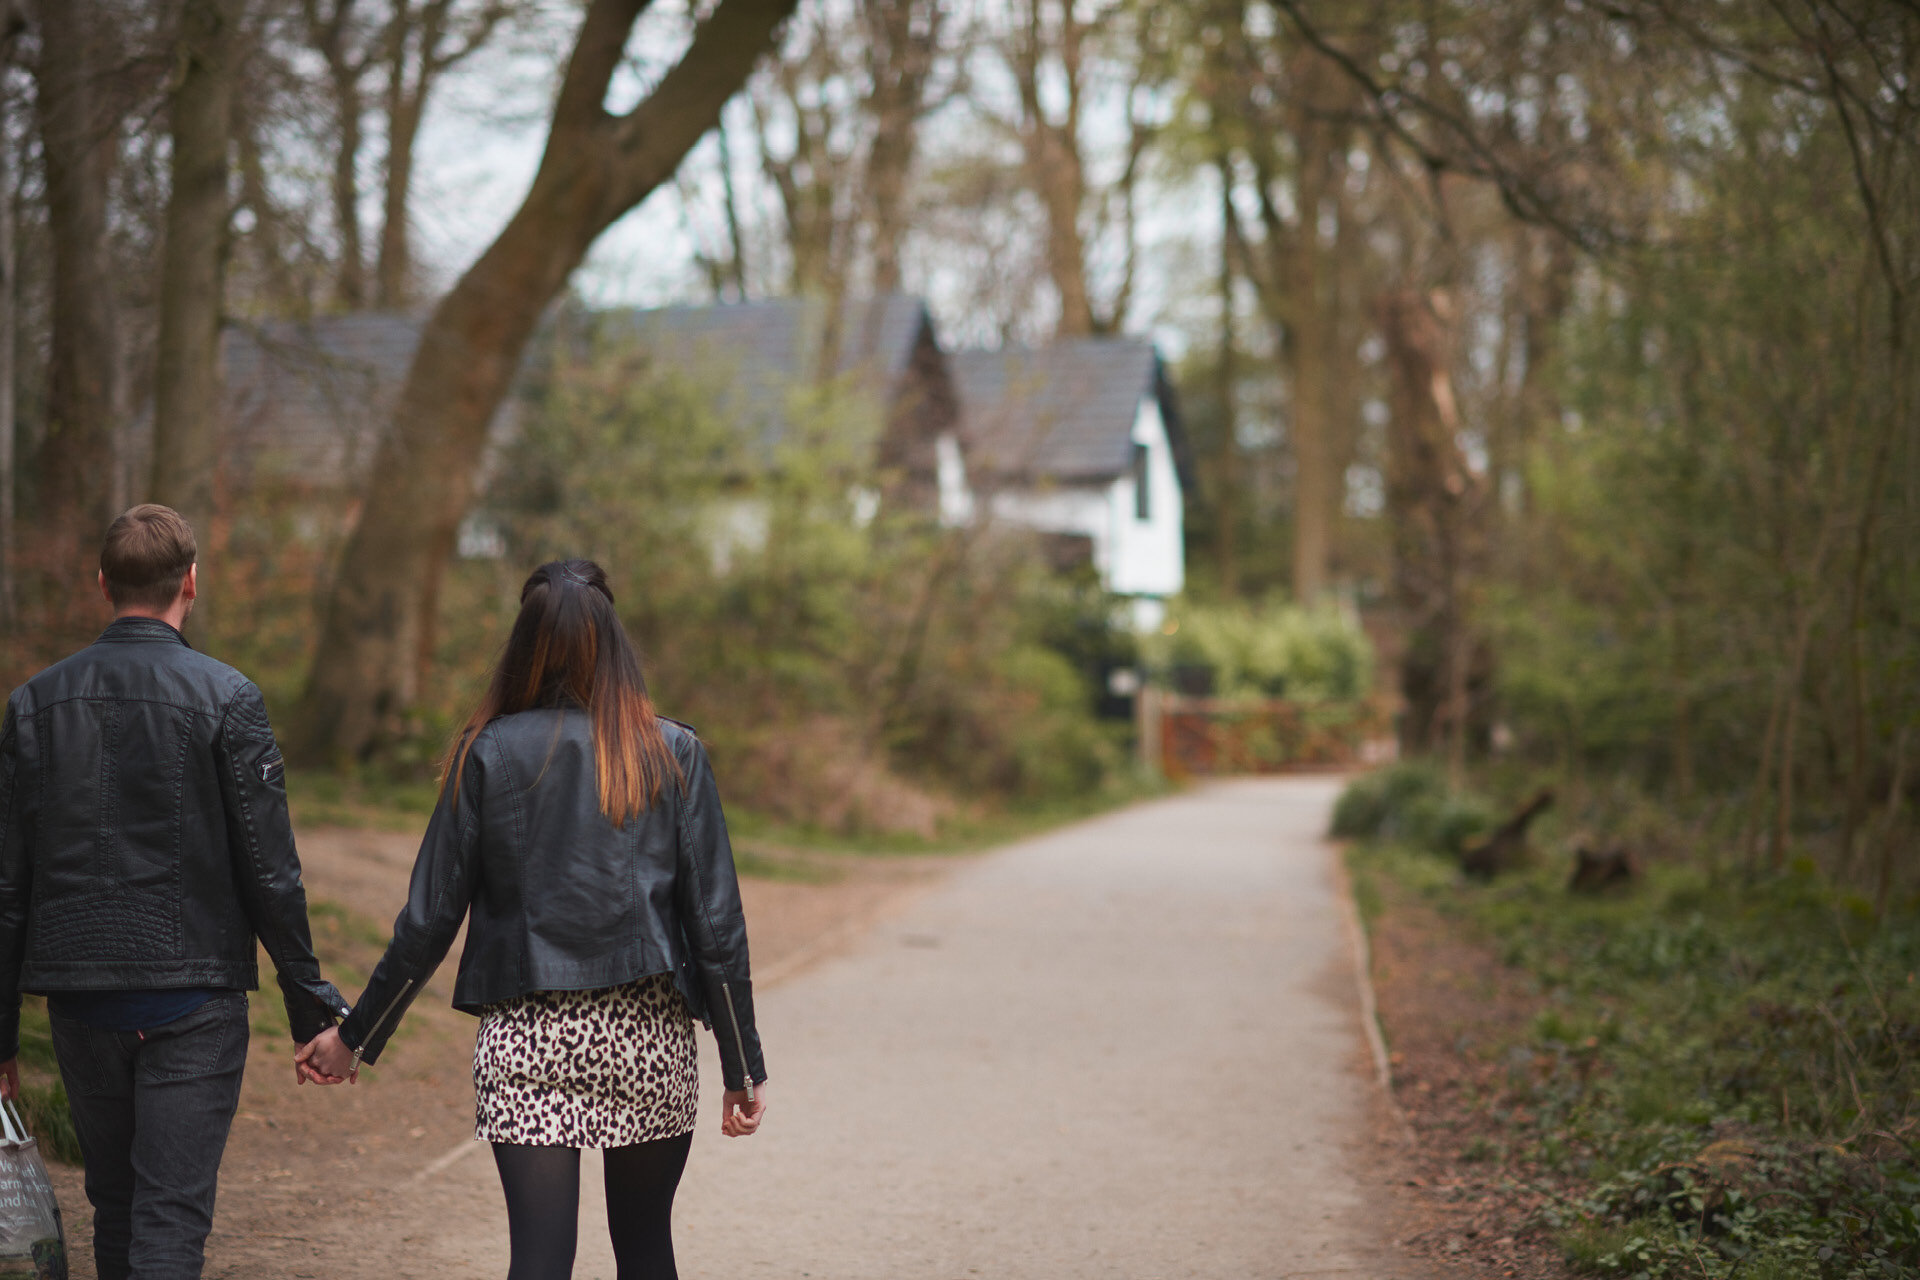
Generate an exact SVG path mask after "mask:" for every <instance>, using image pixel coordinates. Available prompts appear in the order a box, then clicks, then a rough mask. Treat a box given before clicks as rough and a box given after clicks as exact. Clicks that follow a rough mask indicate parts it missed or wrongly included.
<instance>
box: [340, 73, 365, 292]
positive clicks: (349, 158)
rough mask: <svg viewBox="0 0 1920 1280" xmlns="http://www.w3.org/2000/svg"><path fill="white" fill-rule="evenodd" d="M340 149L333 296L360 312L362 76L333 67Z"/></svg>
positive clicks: (362, 268) (362, 285)
mask: <svg viewBox="0 0 1920 1280" xmlns="http://www.w3.org/2000/svg"><path fill="white" fill-rule="evenodd" d="M333 94H334V111H335V113H336V116H337V118H336V120H335V122H334V127H335V129H336V130H337V146H336V147H335V149H334V153H333V187H332V195H333V225H334V232H335V234H337V235H338V236H339V237H340V264H339V270H338V274H337V275H336V276H335V277H334V293H335V295H336V297H337V298H338V299H339V302H340V305H341V306H343V307H346V308H347V309H348V310H350V311H351V310H357V309H359V308H360V307H363V306H365V305H366V302H367V252H366V248H365V246H364V245H362V243H361V240H360V146H361V141H362V139H361V133H360V116H361V112H362V110H363V106H362V103H361V101H360V75H359V73H358V72H357V71H353V70H350V69H348V68H345V67H340V66H336V67H334V68H333Z"/></svg>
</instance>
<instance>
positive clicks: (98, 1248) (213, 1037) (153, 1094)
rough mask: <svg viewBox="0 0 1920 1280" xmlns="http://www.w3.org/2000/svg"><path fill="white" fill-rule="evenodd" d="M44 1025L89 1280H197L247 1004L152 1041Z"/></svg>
mask: <svg viewBox="0 0 1920 1280" xmlns="http://www.w3.org/2000/svg"><path fill="white" fill-rule="evenodd" d="M52 1022H53V1049H54V1054H55V1056H57V1057H58V1058H59V1060H60V1077H61V1079H62V1080H64V1081H65V1082H66V1086H67V1102H68V1104H69V1105H70V1106H71V1107H72V1109H73V1126H74V1129H75V1130H76V1131H77V1133H78V1134H79V1137H80V1150H81V1153H82V1154H84V1155H85V1156H86V1159H87V1183H86V1185H87V1199H88V1200H89V1201H90V1202H91V1203H92V1204H93V1257H94V1262H95V1264H96V1265H97V1266H98V1268H99V1272H100V1280H199V1276H200V1271H201V1268H202V1267H203V1266H204V1264H205V1261H206V1244H207V1232H209V1231H210V1230H212V1229H213V1197H214V1191H215V1188H216V1187H217V1185H218V1182H219V1177H220V1157H221V1155H222V1154H223V1153H224V1152H225V1151H226V1148H227V1133H228V1131H229V1130H230V1129H231V1128H232V1127H233V1115H234V1112H235V1111H236V1110H237V1109H238V1108H239V1106H240V1077H241V1074H242V1072H243V1071H244V1070H245V1069H246V1065H247V997H246V994H245V993H244V992H239V991H229V992H223V993H221V994H220V995H217V996H215V997H214V998H213V999H211V1000H209V1001H207V1003H205V1004H203V1005H201V1006H200V1007H199V1008H198V1009H195V1010H194V1011H193V1012H192V1013H189V1014H188V1015H187V1016H186V1017H184V1018H180V1019H178V1020H177V1021H174V1022H169V1023H168V1024H166V1025H165V1026H163V1027H156V1028H154V1029H153V1030H151V1031H103V1030H101V1029H99V1028H97V1027H90V1026H87V1025H86V1024H85V1023H82V1022H75V1021H73V1020H71V1019H68V1018H62V1017H59V1016H55V1017H54V1018H53V1019H52Z"/></svg>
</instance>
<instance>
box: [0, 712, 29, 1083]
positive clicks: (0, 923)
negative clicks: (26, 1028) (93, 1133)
mask: <svg viewBox="0 0 1920 1280" xmlns="http://www.w3.org/2000/svg"><path fill="white" fill-rule="evenodd" d="M20 746H21V744H20V726H19V722H18V716H17V715H16V713H15V711H14V706H13V700H12V699H11V698H9V699H8V700H7V718H6V720H5V721H4V722H0V1062H8V1061H11V1060H12V1059H14V1058H16V1057H18V1056H19V1054H20V968H21V965H22V964H23V963H24V962H25V959H26V954H27V903H28V901H29V898H30V892H29V891H30V889H31V888H32V875H33V858H32V854H31V851H30V850H29V849H28V847H27V837H28V833H29V831H30V828H29V826H28V822H27V798H28V794H27V793H28V790H29V788H28V786H27V779H26V776H25V775H26V770H25V769H23V768H22V767H21V755H22V752H21V750H20Z"/></svg>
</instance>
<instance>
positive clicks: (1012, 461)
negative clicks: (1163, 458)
mask: <svg viewBox="0 0 1920 1280" xmlns="http://www.w3.org/2000/svg"><path fill="white" fill-rule="evenodd" d="M951 360H952V364H953V377H954V384H955V386H956V387H957V388H958V390H959V393H960V404H961V411H962V415H963V416H962V419H961V420H962V422H963V423H964V424H965V425H964V427H963V431H964V433H965V437H966V444H967V457H968V462H969V463H970V465H972V466H974V467H977V468H979V469H980V470H981V471H983V472H989V473H995V474H999V475H1008V476H1024V477H1027V478H1032V479H1041V478H1044V479H1050V480H1057V481H1065V482H1073V481H1099V480H1108V479H1111V478H1113V477H1114V476H1117V475H1120V474H1121V473H1123V472H1125V471H1126V470H1127V469H1128V468H1130V467H1131V466H1132V465H1133V424H1134V419H1135V418H1136V417H1137V416H1138V414H1139V411H1140V400H1141V397H1143V396H1147V395H1154V396H1157V397H1158V398H1159V400H1160V403H1161V413H1162V416H1163V417H1164V418H1166V420H1167V431H1168V434H1169V436H1172V435H1173V433H1174V432H1175V431H1176V429H1177V424H1176V422H1175V416H1174V414H1173V412H1172V407H1173V406H1172V399H1171V391H1170V389H1169V387H1168V385H1167V382H1166V379H1165V376H1164V375H1163V373H1162V372H1161V368H1160V358H1159V356H1158V355H1157V354H1156V353H1155V352H1154V349H1153V343H1152V342H1150V341H1148V340H1147V339H1145V338H1067V339H1061V340H1058V341H1055V342H1053V343H1051V344H1049V345H1048V346H1045V347H1040V348H1037V349H1032V348H1024V347H1007V348H1002V349H1001V350H998V351H957V352H955V353H954V354H953V355H952V357H951ZM1175 456H1176V458H1178V456H1179V450H1178V448H1177V447H1176V450H1175Z"/></svg>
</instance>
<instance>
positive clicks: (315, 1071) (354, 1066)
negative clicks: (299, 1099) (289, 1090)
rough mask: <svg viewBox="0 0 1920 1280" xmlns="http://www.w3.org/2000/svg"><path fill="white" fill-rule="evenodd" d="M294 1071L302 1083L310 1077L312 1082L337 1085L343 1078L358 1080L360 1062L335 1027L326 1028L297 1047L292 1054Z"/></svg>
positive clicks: (348, 1081) (353, 1082) (352, 1082)
mask: <svg viewBox="0 0 1920 1280" xmlns="http://www.w3.org/2000/svg"><path fill="white" fill-rule="evenodd" d="M293 1074H294V1078H295V1079H297V1080H298V1081H299V1082H300V1083H301V1084H305V1083H306V1082H307V1081H309V1080H312V1081H313V1082H314V1083H315V1084H339V1083H340V1082H341V1081H343V1080H344V1081H346V1082H347V1083H348V1084H359V1083H360V1067H359V1064H358V1063H356V1062H355V1061H354V1060H353V1050H351V1049H349V1048H347V1046H346V1042H345V1041H343V1040H341V1039H340V1031H339V1029H338V1028H337V1027H328V1028H327V1029H326V1030H325V1031H322V1032H321V1033H320V1034H319V1035H317V1036H315V1037H314V1038H313V1039H311V1040H309V1041H307V1042H306V1043H305V1044H303V1045H301V1046H300V1049H299V1052H297V1053H295V1054H294V1055H293Z"/></svg>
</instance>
